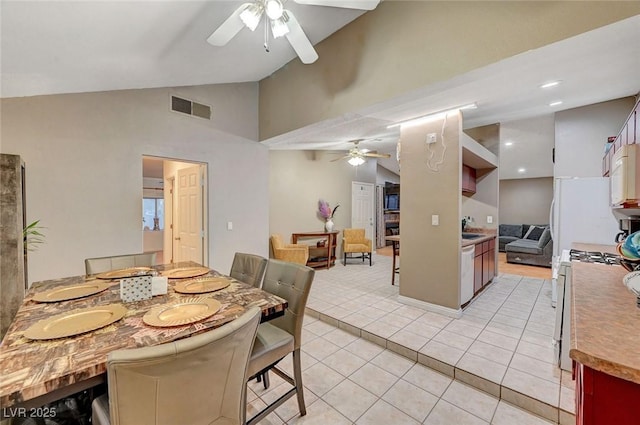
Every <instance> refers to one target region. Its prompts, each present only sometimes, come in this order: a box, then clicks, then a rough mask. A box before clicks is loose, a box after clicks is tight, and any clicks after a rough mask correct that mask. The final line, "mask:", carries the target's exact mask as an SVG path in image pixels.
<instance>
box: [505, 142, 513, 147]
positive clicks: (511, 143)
mask: <svg viewBox="0 0 640 425" xmlns="http://www.w3.org/2000/svg"><path fill="white" fill-rule="evenodd" d="M504 145H505V146H511V145H513V142H505V144H504Z"/></svg>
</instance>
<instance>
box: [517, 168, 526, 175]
mask: <svg viewBox="0 0 640 425" xmlns="http://www.w3.org/2000/svg"><path fill="white" fill-rule="evenodd" d="M525 171H527V169H526V168H518V172H519V173H520V174H522V173H524V172H525Z"/></svg>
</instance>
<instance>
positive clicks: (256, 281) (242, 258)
mask: <svg viewBox="0 0 640 425" xmlns="http://www.w3.org/2000/svg"><path fill="white" fill-rule="evenodd" d="M266 267H267V259H266V258H264V257H261V256H259V255H254V254H244V253H242V252H236V255H235V257H233V264H232V265H231V273H229V275H230V276H231V277H232V278H234V279H236V280H239V281H240V282H244V283H246V284H249V285H251V286H255V287H256V288H260V287H261V286H262V276H264V269H265V268H266Z"/></svg>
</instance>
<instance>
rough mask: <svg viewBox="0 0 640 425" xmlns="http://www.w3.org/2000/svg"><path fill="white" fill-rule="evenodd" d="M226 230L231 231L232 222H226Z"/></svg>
mask: <svg viewBox="0 0 640 425" xmlns="http://www.w3.org/2000/svg"><path fill="white" fill-rule="evenodd" d="M227 230H233V221H227Z"/></svg>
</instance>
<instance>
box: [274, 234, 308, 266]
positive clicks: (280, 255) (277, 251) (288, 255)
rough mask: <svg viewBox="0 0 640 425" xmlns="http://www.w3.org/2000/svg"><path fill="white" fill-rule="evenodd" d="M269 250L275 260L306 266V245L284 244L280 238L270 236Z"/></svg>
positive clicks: (278, 236) (275, 235)
mask: <svg viewBox="0 0 640 425" xmlns="http://www.w3.org/2000/svg"><path fill="white" fill-rule="evenodd" d="M270 240H271V249H272V251H273V256H274V257H275V259H276V260H282V261H290V262H292V263H298V264H302V265H306V264H307V261H308V260H309V245H306V244H293V243H290V244H285V243H284V242H282V236H280V235H278V234H273V235H271V238H270Z"/></svg>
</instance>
